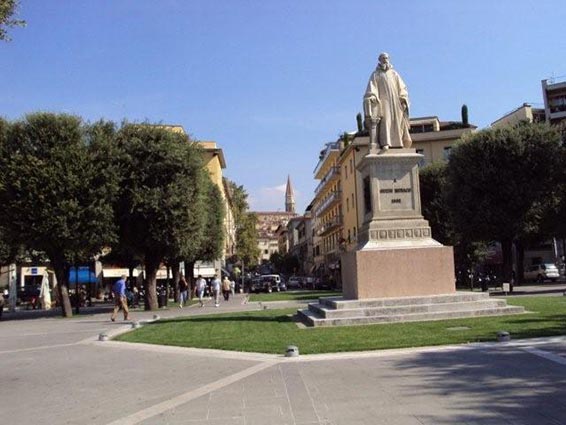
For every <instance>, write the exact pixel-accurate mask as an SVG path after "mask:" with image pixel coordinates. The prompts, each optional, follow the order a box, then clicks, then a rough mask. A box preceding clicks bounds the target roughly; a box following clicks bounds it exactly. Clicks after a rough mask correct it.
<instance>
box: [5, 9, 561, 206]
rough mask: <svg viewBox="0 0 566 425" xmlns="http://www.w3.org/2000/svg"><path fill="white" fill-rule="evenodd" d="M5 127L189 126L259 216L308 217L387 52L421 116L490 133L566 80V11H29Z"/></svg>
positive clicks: (12, 55) (13, 65)
mask: <svg viewBox="0 0 566 425" xmlns="http://www.w3.org/2000/svg"><path fill="white" fill-rule="evenodd" d="M19 17H20V18H22V19H25V20H26V21H27V23H28V25H27V27H26V28H23V29H19V28H17V29H13V30H11V32H10V33H11V36H12V38H13V41H12V42H10V43H1V44H0V78H1V81H2V89H1V91H0V115H1V116H4V117H5V118H8V119H17V118H20V117H22V116H23V115H25V114H26V113H29V112H34V111H38V110H42V111H53V112H67V113H73V114H77V115H80V116H82V117H83V118H85V119H86V120H90V121H94V120H97V119H99V118H105V119H111V120H115V121H117V122H120V121H122V120H123V119H127V120H129V121H144V120H149V121H151V122H162V123H171V124H181V125H183V127H184V128H185V130H186V131H187V132H189V133H190V134H191V135H193V136H194V137H195V138H197V139H200V140H215V141H216V142H217V143H218V144H219V145H220V146H221V147H222V148H223V149H224V153H225V156H226V160H227V164H228V167H227V169H226V170H225V174H226V175H227V176H228V177H229V178H230V179H232V180H234V181H236V182H237V183H239V184H243V185H244V187H245V188H246V189H247V191H248V193H249V194H250V201H251V204H252V207H253V208H254V209H257V210H279V209H284V184H285V182H286V180H287V175H288V174H290V175H291V179H292V181H293V184H294V187H295V191H296V195H297V206H298V210H299V212H302V211H303V210H304V208H305V207H306V206H307V205H308V203H309V202H310V200H311V199H312V196H313V190H314V188H315V187H316V182H315V181H314V180H313V170H314V168H315V166H316V163H317V159H318V153H319V151H320V149H321V148H322V147H323V145H324V143H326V142H329V141H335V140H336V139H337V137H338V135H339V134H340V133H342V132H344V131H351V130H354V129H355V128H356V121H355V116H356V114H357V113H358V112H360V111H361V100H362V96H363V92H364V90H365V86H366V83H367V80H368V77H369V75H370V74H371V72H372V71H373V69H374V67H375V64H376V61H377V56H378V54H379V53H380V52H381V51H387V52H389V54H390V56H391V61H392V63H393V65H394V67H395V68H396V69H397V71H399V73H400V74H401V75H402V77H403V79H404V80H405V82H406V84H407V86H408V88H409V96H410V100H411V115H412V116H413V117H416V116H429V115H437V116H438V117H439V118H440V119H441V120H459V119H460V108H461V106H462V104H464V103H465V104H467V105H468V108H469V116H470V122H471V123H472V124H475V125H478V126H479V127H485V126H488V125H489V124H490V123H491V122H493V121H495V120H496V119H497V118H499V117H500V116H501V115H503V114H505V113H506V112H509V111H511V110H512V109H514V108H516V107H518V106H520V105H521V104H522V103H523V102H530V103H532V104H533V105H538V104H541V103H542V94H541V84H540V81H541V80H542V79H546V78H550V77H559V76H562V75H566V37H564V36H563V35H562V29H563V28H564V22H566V3H565V2H564V1H563V0H555V1H553V0H545V1H532V0H498V1H494V0H491V1H485V0H475V1H473V2H472V1H455V0H449V1H444V0H428V1H423V0H412V1H411V0H379V1H378V0H367V1H363V0H350V1H347V2H346V1H338V0H308V1H307V0H285V1H283V0H279V1H276V0H257V1H256V0H249V1H245V0H215V1H211V0H202V1H200V0H195V1H191V0H159V1H158V0H72V1H68V0H21V7H20V11H19Z"/></svg>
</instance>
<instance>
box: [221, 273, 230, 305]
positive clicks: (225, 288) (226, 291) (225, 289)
mask: <svg viewBox="0 0 566 425" xmlns="http://www.w3.org/2000/svg"><path fill="white" fill-rule="evenodd" d="M230 286H231V285H230V279H228V276H224V279H223V280H222V295H224V301H228V300H230V292H231V290H230Z"/></svg>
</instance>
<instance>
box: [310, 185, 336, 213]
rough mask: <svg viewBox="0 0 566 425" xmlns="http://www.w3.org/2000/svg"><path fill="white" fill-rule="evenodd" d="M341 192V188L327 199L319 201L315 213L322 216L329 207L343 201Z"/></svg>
mask: <svg viewBox="0 0 566 425" xmlns="http://www.w3.org/2000/svg"><path fill="white" fill-rule="evenodd" d="M341 194H342V191H341V190H337V191H334V192H331V193H330V194H329V195H328V196H327V197H326V198H325V199H324V201H322V202H321V203H319V204H318V205H317V206H316V208H315V210H314V211H315V212H314V215H315V216H316V217H320V216H321V215H322V214H323V213H324V212H325V211H326V210H327V209H328V208H330V207H332V206H334V205H336V204H337V203H339V202H340V201H341Z"/></svg>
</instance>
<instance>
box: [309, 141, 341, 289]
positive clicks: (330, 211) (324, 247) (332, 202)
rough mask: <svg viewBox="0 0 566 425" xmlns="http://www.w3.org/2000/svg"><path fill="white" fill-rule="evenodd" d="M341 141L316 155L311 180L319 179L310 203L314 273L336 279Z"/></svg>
mask: <svg viewBox="0 0 566 425" xmlns="http://www.w3.org/2000/svg"><path fill="white" fill-rule="evenodd" d="M341 146H342V144H341V142H340V141H337V142H332V143H327V144H326V146H325V147H324V149H323V150H322V151H321V152H320V155H319V160H318V164H317V166H316V168H315V170H314V178H315V179H317V180H320V183H319V184H318V186H317V187H316V189H315V196H314V200H313V202H312V205H313V207H312V217H313V220H314V238H313V248H314V265H315V268H316V274H319V275H333V276H334V277H335V278H339V274H340V271H339V264H340V249H341V246H343V243H344V239H343V235H342V227H343V219H344V218H343V215H342V183H341V175H340V167H339V163H338V159H339V156H340V149H341Z"/></svg>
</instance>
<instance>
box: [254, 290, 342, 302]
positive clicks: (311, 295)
mask: <svg viewBox="0 0 566 425" xmlns="http://www.w3.org/2000/svg"><path fill="white" fill-rule="evenodd" d="M341 295H342V292H336V291H303V290H299V291H287V292H273V293H271V294H264V293H261V294H250V301H263V302H265V301H305V300H316V299H318V298H319V297H338V296H341Z"/></svg>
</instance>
